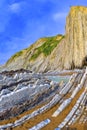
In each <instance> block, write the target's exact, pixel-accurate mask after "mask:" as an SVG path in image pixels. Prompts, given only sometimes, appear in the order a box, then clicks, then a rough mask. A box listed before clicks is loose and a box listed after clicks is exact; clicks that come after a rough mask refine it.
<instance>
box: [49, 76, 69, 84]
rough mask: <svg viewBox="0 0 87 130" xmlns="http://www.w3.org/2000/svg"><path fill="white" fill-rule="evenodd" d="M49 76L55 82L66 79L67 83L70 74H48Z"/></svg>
mask: <svg viewBox="0 0 87 130" xmlns="http://www.w3.org/2000/svg"><path fill="white" fill-rule="evenodd" d="M48 78H49V79H51V80H52V81H55V82H60V81H64V83H67V82H68V81H69V78H70V76H48Z"/></svg>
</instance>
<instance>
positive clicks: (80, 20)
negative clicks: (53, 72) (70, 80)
mask: <svg viewBox="0 0 87 130" xmlns="http://www.w3.org/2000/svg"><path fill="white" fill-rule="evenodd" d="M86 60H87V8H86V7H82V6H76V7H71V10H70V13H69V15H68V17H67V19H66V57H65V62H64V63H65V65H64V66H65V67H64V68H68V69H71V68H76V67H77V68H82V67H83V66H84V65H86V64H87V63H86Z"/></svg>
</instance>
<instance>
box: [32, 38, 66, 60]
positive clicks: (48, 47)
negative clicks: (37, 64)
mask: <svg viewBox="0 0 87 130" xmlns="http://www.w3.org/2000/svg"><path fill="white" fill-rule="evenodd" d="M63 38H64V36H61V38H60V39H59V40H57V39H56V37H48V38H47V41H46V42H45V43H44V44H43V45H42V46H40V47H38V48H36V49H35V52H34V54H33V55H32V56H31V58H30V60H35V59H36V58H37V57H38V56H39V55H40V54H41V53H43V54H44V56H48V55H50V54H51V52H52V51H53V50H54V48H55V47H56V46H57V45H58V44H59V43H60V41H61V40H62V39H63Z"/></svg>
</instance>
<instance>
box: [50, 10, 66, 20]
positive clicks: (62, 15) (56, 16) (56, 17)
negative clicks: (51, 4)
mask: <svg viewBox="0 0 87 130" xmlns="http://www.w3.org/2000/svg"><path fill="white" fill-rule="evenodd" d="M66 16H67V13H65V12H58V13H55V14H53V16H52V17H53V20H54V21H58V20H59V19H64V18H66Z"/></svg>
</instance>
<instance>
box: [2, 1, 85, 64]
mask: <svg viewBox="0 0 87 130" xmlns="http://www.w3.org/2000/svg"><path fill="white" fill-rule="evenodd" d="M75 5H83V6H87V0H61V1H60V0H0V64H4V63H5V62H6V61H7V60H8V59H9V58H10V57H11V55H13V54H14V53H15V52H18V51H20V50H21V49H24V48H26V47H28V46H29V45H30V44H31V43H33V42H35V41H36V40H37V39H38V38H40V37H44V36H52V35H57V34H64V33H65V23H66V16H67V15H68V12H69V10H70V7H71V6H75Z"/></svg>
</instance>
